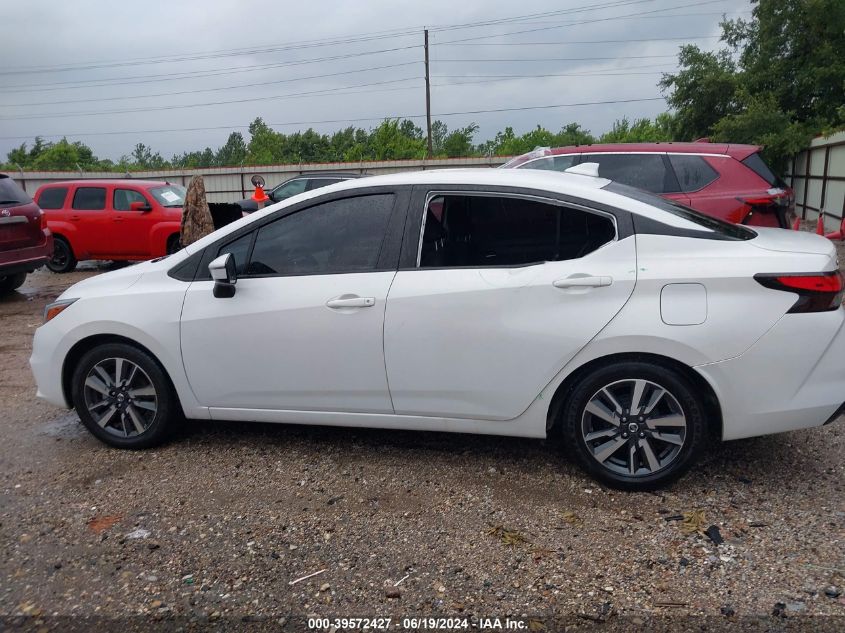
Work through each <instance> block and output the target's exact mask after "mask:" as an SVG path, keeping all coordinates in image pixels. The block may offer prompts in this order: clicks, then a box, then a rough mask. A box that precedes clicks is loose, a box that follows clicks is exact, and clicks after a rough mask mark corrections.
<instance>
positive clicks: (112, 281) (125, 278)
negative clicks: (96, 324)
mask: <svg viewBox="0 0 845 633" xmlns="http://www.w3.org/2000/svg"><path fill="white" fill-rule="evenodd" d="M159 261H162V260H159ZM158 263H159V262H158V261H148V262H141V263H139V264H133V265H131V266H127V267H125V268H120V269H118V270H112V271H109V272H107V273H101V274H99V275H96V276H94V277H89V278H88V279H83V280H82V281H80V282H78V283H75V284H73V285H72V286H71V287H70V288H68V289H67V290H65V291H64V292H63V293H62V294H61V295H59V298H58V300H62V299H83V298H85V297H96V296H102V295H106V294H111V293H115V292H121V291H123V290H126V289H127V288H129V287H130V286H132V285H133V284H134V283H135V282H137V281H138V280H139V279H140V278H141V277H142V276H143V275H144V273H146V272H149V271H151V270H155V269H157V268H158Z"/></svg>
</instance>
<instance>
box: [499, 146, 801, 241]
mask: <svg viewBox="0 0 845 633" xmlns="http://www.w3.org/2000/svg"><path fill="white" fill-rule="evenodd" d="M759 152H760V148H759V147H757V146H755V145H734V144H730V145H729V144H720V143H709V142H706V141H698V142H695V143H621V144H617V145H580V146H575V147H558V148H555V149H549V148H539V149H536V150H534V151H533V152H529V153H528V154H523V155H522V156H517V157H516V158H512V159H511V160H509V161H508V162H507V163H505V164H504V165H502V167H504V168H506V169H507V168H510V169H551V170H555V171H563V170H565V169H568V168H570V167H572V166H574V165H577V164H579V163H588V162H589V163H598V164H599V175H600V176H602V177H604V178H608V179H610V180H615V181H616V182H619V183H622V184H625V185H630V186H632V187H638V188H640V189H645V190H646V191H650V192H652V193H656V194H659V195H661V196H663V197H664V198H669V199H671V200H676V201H678V202H680V203H682V204H685V205H687V206H689V207H692V208H693V209H696V210H698V211H700V212H702V213H705V214H707V215H711V216H713V217H716V218H720V219H722V220H727V221H729V222H734V223H735V224H750V225H755V226H776V227H781V228H789V227H790V225H791V223H792V221H793V219H794V217H795V196H794V194H793V192H792V189H790V188H789V187H787V186H786V185H785V184H784V182H783V181H782V180H781V179H780V178H778V177H777V176H776V175H775V174H774V173H773V172H772V170H771V169H769V167H768V166H767V165H766V163H765V162H764V161H763V159H762V158H761V157H760V154H759Z"/></svg>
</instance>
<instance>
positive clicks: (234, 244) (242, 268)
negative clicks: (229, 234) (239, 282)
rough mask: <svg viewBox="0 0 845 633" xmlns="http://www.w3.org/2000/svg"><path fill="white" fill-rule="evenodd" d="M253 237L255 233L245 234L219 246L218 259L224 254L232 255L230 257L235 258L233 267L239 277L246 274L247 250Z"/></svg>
mask: <svg viewBox="0 0 845 633" xmlns="http://www.w3.org/2000/svg"><path fill="white" fill-rule="evenodd" d="M254 235H255V231H252V232H251V233H247V234H246V235H243V236H241V237H239V238H238V239H236V240H233V241H231V242H229V243H228V244H226V245H225V246H221V247H220V250H219V251H217V256H218V257H220V256H221V255H225V254H226V253H231V254H232V257H234V258H235V267H236V269H237V274H238V275H239V276H240V275H243V274H245V273H246V265H247V262H248V261H249V249H250V247H251V246H252V238H253V236H254Z"/></svg>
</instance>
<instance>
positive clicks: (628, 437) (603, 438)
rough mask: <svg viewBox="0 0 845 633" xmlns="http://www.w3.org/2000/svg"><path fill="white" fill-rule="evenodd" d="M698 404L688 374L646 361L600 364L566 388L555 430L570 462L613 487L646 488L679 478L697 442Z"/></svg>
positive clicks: (700, 432) (701, 429)
mask: <svg viewBox="0 0 845 633" xmlns="http://www.w3.org/2000/svg"><path fill="white" fill-rule="evenodd" d="M704 412H705V408H704V405H703V403H702V400H701V397H700V395H699V394H697V393H696V390H695V388H694V387H692V385H691V384H690V383H689V381H688V380H687V379H686V378H685V377H684V376H683V375H681V374H680V373H679V372H676V371H675V370H673V369H670V368H668V367H664V366H662V365H657V364H652V363H648V362H640V361H635V362H622V363H619V364H616V365H609V366H605V367H600V368H598V369H595V370H593V371H591V372H590V373H588V374H587V375H586V376H584V377H583V378H582V379H581V380H580V381H579V383H578V384H577V385H576V386H575V387H574V389H573V391H572V392H571V395H570V397H569V399H568V401H567V406H566V407H565V410H564V411H563V412H562V413H561V426H562V429H561V430H562V435H563V438H564V441H565V442H566V445H567V446H568V447H571V448H572V450H573V452H574V454H575V456H576V459H577V461H578V463H579V464H580V466H581V467H582V468H583V469H584V470H586V471H587V472H588V473H589V474H591V475H592V476H594V477H595V478H596V479H598V480H600V481H602V482H603V483H605V484H607V485H609V486H612V487H614V488H621V489H625V490H652V489H654V488H659V487H661V486H663V485H666V484H668V483H669V482H671V481H674V480H675V479H677V478H678V477H680V476H681V475H682V474H683V473H684V472H686V471H687V469H688V468H689V467H690V466H691V465H692V464H693V462H694V461H695V459H696V457H697V456H698V453H699V452H700V450H701V447H702V445H703V444H704V441H705V413H704Z"/></svg>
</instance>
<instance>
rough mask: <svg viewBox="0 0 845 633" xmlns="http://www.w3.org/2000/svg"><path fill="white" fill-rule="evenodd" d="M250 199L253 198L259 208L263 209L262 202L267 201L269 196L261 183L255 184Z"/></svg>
mask: <svg viewBox="0 0 845 633" xmlns="http://www.w3.org/2000/svg"><path fill="white" fill-rule="evenodd" d="M252 199H253V200H255V202H256V204H257V205H258V208H259V209H263V208H264V203H265V202H267V201H268V200H269V199H270V197H269V196H268V195H267V194H266V193H264V188H263V187H262V186H261V185H255V192H254V193H253V194H252Z"/></svg>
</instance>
